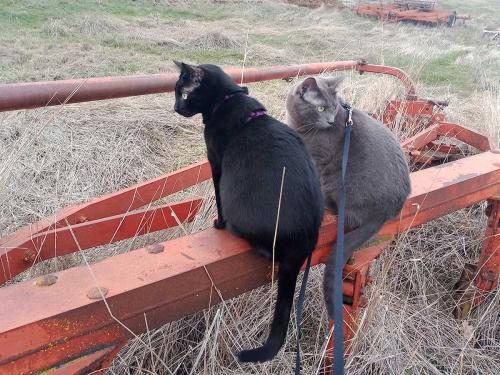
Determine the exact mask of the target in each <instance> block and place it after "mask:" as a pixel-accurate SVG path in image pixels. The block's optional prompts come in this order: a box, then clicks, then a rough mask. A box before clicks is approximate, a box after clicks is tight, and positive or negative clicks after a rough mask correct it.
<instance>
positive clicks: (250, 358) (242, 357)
mask: <svg viewBox="0 0 500 375" xmlns="http://www.w3.org/2000/svg"><path fill="white" fill-rule="evenodd" d="M273 357H274V355H272V353H270V352H269V350H268V349H267V348H265V347H262V348H257V349H251V350H242V351H241V352H239V353H238V360H239V361H240V362H266V361H269V360H271V359H273Z"/></svg>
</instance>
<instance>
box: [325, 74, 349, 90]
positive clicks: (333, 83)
mask: <svg viewBox="0 0 500 375" xmlns="http://www.w3.org/2000/svg"><path fill="white" fill-rule="evenodd" d="M345 78H346V76H338V77H329V78H324V80H325V82H326V85H327V86H328V88H329V89H330V91H332V92H333V93H337V91H338V87H339V86H340V84H341V83H342V82H343V81H344V79H345Z"/></svg>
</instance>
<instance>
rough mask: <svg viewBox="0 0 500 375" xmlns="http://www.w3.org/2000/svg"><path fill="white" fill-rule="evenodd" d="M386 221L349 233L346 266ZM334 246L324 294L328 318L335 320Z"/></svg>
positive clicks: (375, 222) (345, 248)
mask: <svg viewBox="0 0 500 375" xmlns="http://www.w3.org/2000/svg"><path fill="white" fill-rule="evenodd" d="M384 223H385V220H372V221H370V222H368V223H366V224H364V225H362V226H360V227H357V228H356V229H354V230H352V231H351V232H349V233H347V234H346V235H345V237H344V263H343V264H342V266H344V265H345V264H346V262H347V261H348V260H349V258H350V257H351V255H352V254H353V252H354V251H355V250H356V249H357V248H359V247H360V246H361V245H363V244H364V243H365V242H367V241H368V240H369V239H370V238H371V237H373V236H374V235H375V234H377V232H378V231H379V230H380V229H381V228H382V227H383V225H384ZM336 246H337V245H336V244H335V245H334V246H333V249H332V251H330V255H329V256H328V262H327V263H326V268H325V276H324V279H323V292H324V297H325V304H326V309H327V311H328V317H329V318H330V319H333V311H334V307H335V306H334V303H333V292H334V282H333V280H334V279H333V275H334V272H335V253H336V249H337V247H336Z"/></svg>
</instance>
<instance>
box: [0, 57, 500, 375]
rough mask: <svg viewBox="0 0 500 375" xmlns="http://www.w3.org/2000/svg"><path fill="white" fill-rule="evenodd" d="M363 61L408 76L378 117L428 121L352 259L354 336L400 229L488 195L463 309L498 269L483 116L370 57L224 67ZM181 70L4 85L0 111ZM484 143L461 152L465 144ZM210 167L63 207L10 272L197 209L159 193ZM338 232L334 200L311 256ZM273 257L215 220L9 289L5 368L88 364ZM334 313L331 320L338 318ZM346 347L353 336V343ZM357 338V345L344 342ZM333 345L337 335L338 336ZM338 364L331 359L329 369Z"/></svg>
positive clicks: (117, 89)
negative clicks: (406, 187) (379, 265)
mask: <svg viewBox="0 0 500 375" xmlns="http://www.w3.org/2000/svg"><path fill="white" fill-rule="evenodd" d="M341 70H355V71H358V72H359V73H365V72H366V73H379V74H386V75H391V76H394V77H396V78H397V79H399V80H400V81H401V82H402V83H403V85H404V87H405V96H404V98H403V99H402V100H394V101H391V102H390V103H388V104H387V107H386V109H385V111H383V113H382V115H381V116H380V120H381V121H383V122H384V123H385V124H386V125H391V124H392V123H393V122H394V121H404V123H414V124H419V125H420V127H421V129H422V130H421V131H420V132H418V133H417V134H415V135H413V136H412V137H411V138H409V139H407V140H405V141H403V142H402V147H403V148H404V150H405V151H406V152H407V154H408V157H409V158H411V159H412V161H413V163H414V164H415V165H417V166H419V170H417V171H414V172H412V174H411V180H412V194H411V196H410V197H409V198H408V200H407V202H406V204H405V206H404V208H403V210H402V211H401V214H400V215H399V216H398V217H397V218H396V219H394V220H392V221H390V222H388V223H387V224H386V225H385V226H384V227H383V229H382V230H381V231H380V232H379V234H378V236H377V238H376V239H374V240H373V241H372V242H371V243H369V244H367V245H366V246H365V247H363V248H362V249H360V250H358V251H357V252H356V253H355V255H354V256H353V258H352V259H351V260H350V262H349V263H348V264H347V265H346V267H345V269H344V282H343V295H344V322H343V329H344V332H345V337H346V340H347V344H349V341H350V340H351V339H352V337H353V335H354V333H355V332H356V330H357V328H356V322H357V318H358V315H359V312H360V309H361V308H362V307H363V306H364V305H365V303H366V302H365V296H364V293H365V292H364V291H365V288H366V287H367V285H368V284H369V282H370V277H369V269H370V263H371V261H372V260H373V259H375V258H376V257H378V256H379V255H380V254H381V253H382V252H383V251H384V250H385V249H386V248H387V246H388V245H389V243H390V242H391V240H392V239H393V237H394V236H396V235H397V234H399V233H401V232H404V231H406V230H408V229H410V228H413V227H415V226H418V225H421V224H423V223H425V222H428V221H431V220H433V219H436V218H439V217H441V216H443V215H446V214H449V213H451V212H453V211H456V210H459V209H462V208H465V207H468V206H471V205H474V204H477V203H480V202H482V201H488V208H487V211H486V214H487V215H488V224H487V228H486V232H485V238H484V242H483V246H482V251H481V255H480V261H479V264H478V265H477V267H475V268H474V276H473V277H472V281H471V283H470V285H469V290H473V293H470V291H469V292H468V294H467V296H470V298H464V299H463V303H462V304H461V305H460V306H463V308H464V309H471V308H473V307H475V306H477V305H479V304H480V303H482V302H483V300H484V299H485V298H487V295H488V293H489V292H491V291H493V290H495V288H496V287H497V283H498V278H499V275H500V237H499V236H498V234H499V218H500V153H499V151H498V150H491V149H490V145H489V141H488V139H487V138H486V137H485V136H483V135H481V134H479V133H477V132H476V131H474V130H472V129H468V128H465V127H463V126H461V125H459V124H455V123H450V122H447V121H445V118H444V115H443V114H442V112H441V107H442V105H444V104H445V103H439V102H437V101H432V100H428V99H422V98H418V97H417V95H416V92H415V87H414V85H413V83H412V81H411V80H410V79H409V78H408V77H407V75H406V74H405V73H404V72H403V71H401V70H399V69H397V68H393V67H386V66H379V65H371V64H367V63H366V62H364V61H341V62H331V63H316V64H304V65H295V66H274V67H265V68H246V69H244V70H243V71H242V70H241V69H236V68H232V69H227V70H226V71H227V72H228V73H229V74H230V75H231V76H232V77H233V78H234V79H235V80H237V81H238V82H240V81H242V82H243V83H251V82H258V81H265V80H273V79H290V78H294V77H297V76H304V75H312V74H321V73H325V72H333V71H341ZM177 77H178V76H177V74H174V73H169V74H160V75H151V76H131V77H105V78H89V79H85V80H67V81H51V82H34V83H19V84H3V85H0V111H9V110H21V109H29V108H37V107H44V106H51V105H60V104H65V105H66V104H70V103H78V102H86V101H92V100H102V99H113V98H120V97H126V96H134V95H146V94H155V93H164V92H172V91H173V90H174V85H175V82H176V80H177ZM464 147H465V148H469V149H470V148H473V149H474V150H475V152H476V153H475V154H474V155H472V156H464V154H463V148H464ZM210 178H211V171H210V167H209V164H208V162H206V161H202V162H200V163H197V164H193V165H189V166H187V167H185V168H183V169H180V170H178V171H175V172H172V173H168V174H165V175H163V176H160V177H157V178H155V179H152V180H150V181H146V182H142V183H140V184H137V185H135V186H132V187H129V188H126V189H123V190H120V191H117V192H115V193H112V194H108V195H105V196H102V197H100V198H97V199H94V200H92V201H90V202H87V203H84V204H78V205H73V206H69V207H66V208H64V209H62V210H60V211H58V212H56V213H54V214H53V215H52V216H50V217H47V218H46V219H43V220H40V221H38V222H36V223H33V224H31V225H28V226H26V227H23V228H21V229H19V230H17V231H16V232H15V233H12V234H10V235H7V236H5V237H3V238H0V284H2V283H5V282H8V281H9V280H11V279H12V278H13V277H15V276H16V275H19V274H20V273H22V272H23V271H27V270H29V269H30V268H31V267H32V266H33V265H34V264H36V263H38V262H41V261H43V260H46V259H50V258H53V257H54V256H56V255H57V256H60V255H65V254H70V253H74V252H77V251H80V250H84V249H89V248H93V247H96V246H100V245H105V244H110V243H114V242H117V241H120V240H124V239H128V238H134V237H136V236H140V235H144V234H147V233H152V232H155V231H159V230H163V229H167V228H172V227H175V226H178V225H182V223H186V222H190V221H192V220H193V219H194V218H195V217H196V215H197V213H198V210H199V209H200V207H201V205H202V203H203V198H202V197H196V196H195V197H191V198H185V199H184V200H181V201H179V202H175V203H169V204H157V205H152V203H154V202H155V201H157V200H160V199H162V198H165V197H168V196H170V195H172V194H175V193H177V192H180V191H183V190H185V189H188V188H190V187H192V186H194V185H196V184H198V183H201V182H202V181H206V180H209V179H210ZM335 240H336V217H335V216H334V215H332V214H330V213H326V214H325V217H324V221H323V225H322V228H321V233H320V238H319V241H318V245H317V249H316V251H315V252H314V253H313V261H312V263H313V264H315V265H316V264H320V263H323V262H324V261H325V260H326V258H327V256H328V253H329V251H330V249H331V247H332V245H333V243H334V242H335ZM270 271H271V264H270V263H269V262H268V261H266V260H264V259H262V258H261V257H259V256H258V255H256V254H254V252H252V251H250V247H249V245H248V244H247V243H246V242H245V241H243V240H241V239H239V238H236V237H234V236H232V235H231V234H229V233H228V232H226V231H220V230H216V229H207V230H203V231H201V232H198V233H195V234H191V235H186V236H183V237H179V238H176V239H173V240H170V241H165V242H160V243H156V244H152V245H148V246H146V247H145V248H140V249H136V250H135V251H130V252H127V253H124V254H120V255H116V256H112V257H109V258H107V259H105V260H103V261H100V262H98V263H95V264H92V265H91V266H88V267H86V266H80V267H73V268H70V269H67V270H64V271H60V272H55V273H52V274H49V275H44V276H41V277H38V278H36V279H34V280H29V281H24V282H18V283H13V284H9V285H4V286H3V287H2V288H0V301H1V303H0V374H2V375H3V374H30V373H40V372H44V371H46V372H49V371H50V372H51V373H53V374H75V373H78V374H85V373H89V372H92V371H97V372H99V371H104V369H105V368H106V367H107V366H109V365H110V363H111V361H112V360H113V358H114V357H115V355H116V354H117V353H118V352H119V351H120V349H121V348H122V347H123V346H124V345H125V344H126V342H127V341H128V340H129V339H130V338H133V337H136V336H138V335H140V334H142V333H144V332H146V331H148V330H150V329H154V328H158V327H160V326H162V325H163V324H166V323H169V322H172V321H175V320H177V319H180V318H182V317H185V316H187V315H189V314H192V313H195V312H197V311H201V310H203V309H205V308H207V307H209V306H211V305H213V304H217V303H219V302H220V301H221V300H222V299H224V300H228V299H230V298H232V297H235V296H237V295H240V294H242V293H244V292H246V291H249V290H251V289H254V288H257V287H259V286H261V285H264V284H266V283H269V282H270V274H271V272H270ZM330 324H332V322H330ZM347 348H348V347H347ZM347 350H349V349H347ZM330 351H331V345H330ZM329 371H330V367H329V358H328V355H327V358H326V361H325V373H328V372H329Z"/></svg>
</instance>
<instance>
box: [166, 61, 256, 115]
mask: <svg viewBox="0 0 500 375" xmlns="http://www.w3.org/2000/svg"><path fill="white" fill-rule="evenodd" d="M174 63H175V65H176V66H177V67H178V68H179V69H180V72H181V73H180V76H179V80H178V81H177V83H176V84H175V106H174V110H175V111H176V112H177V113H178V114H180V115H182V116H184V117H191V116H194V115H196V114H197V113H210V112H211V111H213V109H214V108H215V107H216V106H217V105H218V104H219V103H220V102H221V101H223V100H224V97H225V96H226V95H230V94H234V93H236V92H245V93H248V89H247V88H246V87H241V86H238V85H237V84H236V83H234V81H233V80H232V79H231V77H229V76H228V75H227V74H226V73H224V71H223V70H222V69H221V68H220V67H218V66H217V65H212V64H202V65H189V64H186V63H183V62H178V61H174Z"/></svg>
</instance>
